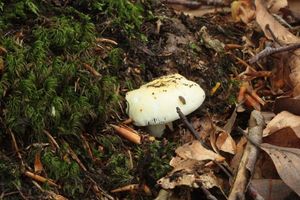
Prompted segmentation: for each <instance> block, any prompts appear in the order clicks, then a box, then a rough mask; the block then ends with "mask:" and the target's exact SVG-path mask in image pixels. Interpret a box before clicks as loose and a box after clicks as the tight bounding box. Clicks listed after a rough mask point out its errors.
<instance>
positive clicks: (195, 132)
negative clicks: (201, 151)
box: [176, 107, 210, 149]
mask: <svg viewBox="0 0 300 200" xmlns="http://www.w3.org/2000/svg"><path fill="white" fill-rule="evenodd" d="M176 111H177V113H178V115H179V117H180V119H181V120H182V122H183V123H184V124H185V126H186V127H187V128H188V129H189V130H190V131H191V132H192V134H193V135H194V136H195V138H196V139H197V140H198V141H199V142H200V143H201V144H202V146H204V147H205V148H207V149H210V148H209V147H208V146H207V145H206V144H205V143H204V142H203V140H202V139H201V138H200V136H199V133H198V132H197V131H196V130H195V129H194V127H193V125H192V124H191V123H190V122H189V121H188V120H187V118H186V116H185V115H184V114H183V113H182V111H181V110H180V108H179V107H176Z"/></svg>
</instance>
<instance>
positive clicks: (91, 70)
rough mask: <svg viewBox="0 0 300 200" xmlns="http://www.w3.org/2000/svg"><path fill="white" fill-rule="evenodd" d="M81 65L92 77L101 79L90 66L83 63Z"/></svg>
mask: <svg viewBox="0 0 300 200" xmlns="http://www.w3.org/2000/svg"><path fill="white" fill-rule="evenodd" d="M82 65H83V67H84V68H85V69H87V70H88V71H89V72H91V74H92V75H94V76H95V77H97V78H101V74H100V73H99V72H97V71H96V70H95V69H94V68H93V67H92V66H90V65H89V64H87V63H83V64H82Z"/></svg>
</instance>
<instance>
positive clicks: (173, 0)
mask: <svg viewBox="0 0 300 200" xmlns="http://www.w3.org/2000/svg"><path fill="white" fill-rule="evenodd" d="M163 2H164V3H166V4H171V5H181V6H184V7H186V8H189V9H197V8H199V7H200V6H204V5H213V6H225V5H228V3H227V2H225V1H224V0H200V1H190V0H164V1H163Z"/></svg>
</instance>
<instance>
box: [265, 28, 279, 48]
mask: <svg viewBox="0 0 300 200" xmlns="http://www.w3.org/2000/svg"><path fill="white" fill-rule="evenodd" d="M265 28H266V30H267V31H269V33H270V34H271V36H272V38H273V40H274V41H275V42H276V43H277V44H279V45H280V46H282V43H281V42H280V41H279V40H278V38H277V37H276V36H275V34H274V32H273V31H272V29H271V28H270V25H269V24H267V25H266V26H265Z"/></svg>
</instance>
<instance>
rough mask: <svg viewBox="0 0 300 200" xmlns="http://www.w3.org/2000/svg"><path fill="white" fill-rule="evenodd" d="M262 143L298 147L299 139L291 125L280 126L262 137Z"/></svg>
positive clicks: (299, 146) (299, 144) (299, 145)
mask: <svg viewBox="0 0 300 200" xmlns="http://www.w3.org/2000/svg"><path fill="white" fill-rule="evenodd" d="M263 142H264V143H268V144H272V145H276V146H281V147H290V148H300V139H299V138H298V137H297V135H296V134H295V132H294V131H293V129H292V128H291V127H286V128H282V129H280V130H278V131H276V132H274V133H272V134H271V135H268V136H266V137H264V138H263Z"/></svg>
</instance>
